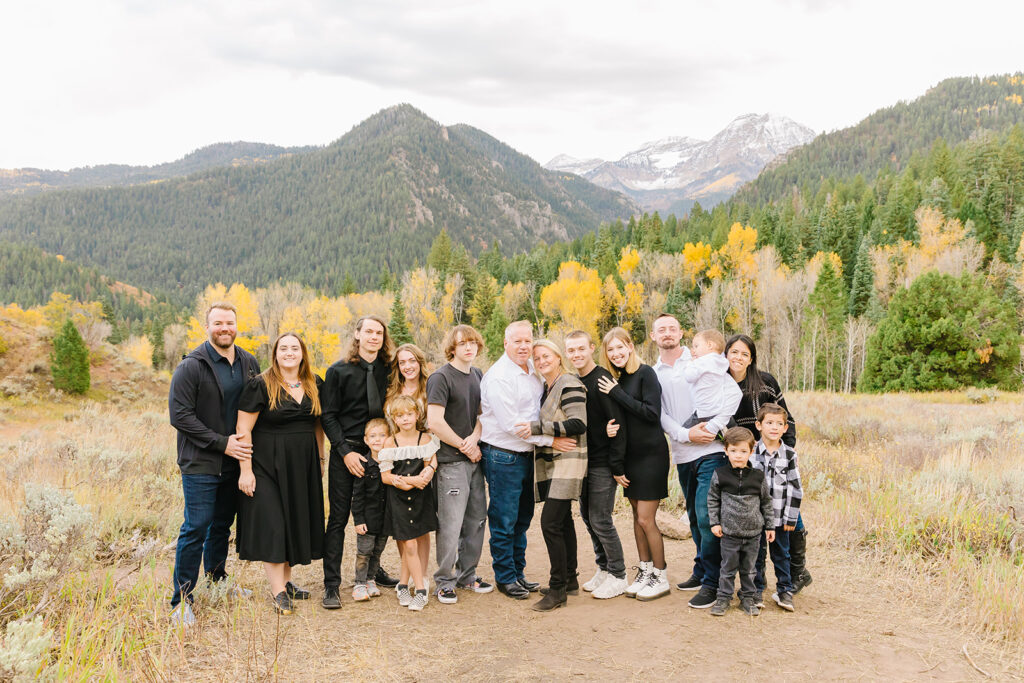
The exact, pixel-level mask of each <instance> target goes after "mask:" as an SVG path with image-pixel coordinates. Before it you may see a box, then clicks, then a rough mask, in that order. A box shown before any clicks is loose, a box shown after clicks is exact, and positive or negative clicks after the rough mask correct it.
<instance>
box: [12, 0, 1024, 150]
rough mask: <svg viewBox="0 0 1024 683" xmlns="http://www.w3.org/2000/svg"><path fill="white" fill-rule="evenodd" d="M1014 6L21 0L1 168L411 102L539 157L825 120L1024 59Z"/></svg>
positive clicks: (261, 133)
mask: <svg viewBox="0 0 1024 683" xmlns="http://www.w3.org/2000/svg"><path fill="white" fill-rule="evenodd" d="M1014 6H1017V7H1018V9H1012V8H1013V7H1014ZM1021 6H1024V3H1022V4H1021V5H1018V4H1017V3H1012V2H1006V1H1005V0H1003V1H1000V2H993V1H990V0H975V1H973V2H971V3H968V4H964V3H962V2H957V3H951V2H944V1H938V2H928V3H924V2H917V3H912V2H894V1H893V0H884V1H882V2H879V1H877V0H861V1H857V2H854V1H853V0H850V1H845V0H822V1H820V2H816V1H814V0H805V1H800V0H755V1H748V0H733V1H732V2H707V1H704V2H689V1H683V0H674V1H672V2H645V1H642V0H641V1H635V2H628V1H622V0H620V1H619V2H615V3H602V2H596V1H595V0H582V1H578V0H559V1H557V2H556V1H552V0H546V1H545V2H533V1H531V0H515V1H514V2H511V1H509V0H471V1H466V2H461V1H455V0H441V1H427V2H424V1H422V0H420V1H419V2H415V1H410V2H405V1H399V0H374V1H373V2H358V3H357V2H349V1H341V0H335V1H331V0H289V1H288V2H278V1H277V0H177V1H175V2H163V1H160V0H89V1H88V2H82V1H81V0H35V1H33V2H7V3H4V7H3V8H2V9H0V60H2V64H3V70H2V72H0V73H2V76H0V84H2V87H0V93H2V98H3V99H2V100H0V102H2V104H0V168H18V167H29V166H31V167H40V168H56V169H65V168H71V167H75V166H84V165H95V164H101V163H130V164H154V163H159V162H163V161H171V160H173V159H176V158H180V157H181V156H183V155H184V154H186V153H188V152H189V151H191V150H193V149H196V148H198V147H201V146H203V145H207V144H210V143H213V142H222V141H231V140H250V141H259V142H270V143H275V144H280V145H306V144H326V143H329V142H331V141H332V140H335V139H337V138H338V137H340V136H341V135H343V134H344V133H345V132H346V131H348V130H349V129H350V128H351V127H352V126H353V125H355V124H357V123H358V122H359V121H361V120H362V119H364V118H366V117H367V116H369V115H371V114H373V113H374V112H376V111H378V110H379V109H382V108H384V107H388V106H390V105H393V104H396V103H398V102H409V103H411V104H413V105H414V106H416V107H418V108H420V109H422V110H423V111H424V112H426V113H427V114H428V115H430V116H431V117H433V118H435V119H437V120H438V121H440V122H442V123H468V124H471V125H474V126H477V127H479V128H482V129H483V130H485V131H487V132H488V133H490V134H492V135H494V136H496V137H498V138H499V139H501V140H503V141H505V142H508V143H509V144H511V145H512V146H514V147H516V148H517V149H518V150H520V151H522V152H525V153H526V154H529V155H530V156H532V157H534V158H535V159H537V160H538V161H540V162H542V163H543V162H545V161H547V160H548V159H550V158H551V157H553V156H554V155H556V154H558V153H562V152H565V153H569V154H572V155H573V156H577V157H589V156H599V157H602V158H618V157H619V156H621V155H622V154H623V153H624V152H626V151H627V150H629V149H632V148H635V147H637V146H638V145H639V144H640V143H642V142H644V141H647V140H653V139H657V138H661V137H665V136H668V135H689V136H693V137H701V138H707V137H710V136H711V135H713V134H714V133H715V132H717V131H718V130H719V129H721V128H723V127H724V126H725V125H726V124H727V123H728V122H729V121H730V120H731V119H733V118H734V117H736V116H738V115H740V114H744V113H748V112H758V113H761V112H769V111H770V112H776V113H779V114H784V115H786V116H789V117H791V118H793V119H795V120H797V121H800V122H801V123H804V124H806V125H808V126H810V127H812V128H814V129H815V130H817V131H824V130H832V129H835V128H841V127H844V126H848V125H851V124H854V123H856V122H857V121H858V120H860V119H861V118H863V117H864V116H866V115H867V114H869V113H871V112H872V111H874V110H875V109H877V108H879V107H883V106H887V105H889V104H892V103H894V102H896V101H897V100H900V99H913V98H915V97H917V96H919V95H921V94H922V93H923V92H924V91H925V90H926V89H927V88H929V87H930V86H932V85H934V84H935V83H937V82H938V81H940V80H942V79H943V78H947V77H950V76H964V75H975V74H979V75H985V74H996V73H1006V72H1013V71H1020V70H1024V59H1022V55H1024V52H1022V51H1021V49H1020V39H1019V38H1020V35H1019V34H1020V30H1021V26H1022V19H1024V9H1020V7H1021Z"/></svg>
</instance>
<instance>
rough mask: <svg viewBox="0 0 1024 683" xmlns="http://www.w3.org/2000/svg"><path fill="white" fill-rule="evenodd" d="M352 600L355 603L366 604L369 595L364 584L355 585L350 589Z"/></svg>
mask: <svg viewBox="0 0 1024 683" xmlns="http://www.w3.org/2000/svg"><path fill="white" fill-rule="evenodd" d="M352 599H353V600H355V601H356V602H366V601H367V600H369V599H370V594H369V593H367V592H366V584H365V583H357V584H356V585H355V587H354V588H353V589H352Z"/></svg>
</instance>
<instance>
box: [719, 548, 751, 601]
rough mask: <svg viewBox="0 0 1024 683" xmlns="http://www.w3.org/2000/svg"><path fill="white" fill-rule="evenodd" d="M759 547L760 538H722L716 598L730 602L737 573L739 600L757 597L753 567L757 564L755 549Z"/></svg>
mask: <svg viewBox="0 0 1024 683" xmlns="http://www.w3.org/2000/svg"><path fill="white" fill-rule="evenodd" d="M760 545H761V537H760V536H754V537H752V538H741V537H740V536H727V535H723V536H722V544H721V548H722V570H721V572H719V574H718V597H720V598H728V599H729V600H732V592H733V589H734V588H735V586H736V584H735V583H734V581H735V578H736V572H737V571H739V573H740V598H741V599H742V598H753V597H756V596H757V588H756V587H755V586H754V566H755V564H756V563H757V549H758V548H759V547H760Z"/></svg>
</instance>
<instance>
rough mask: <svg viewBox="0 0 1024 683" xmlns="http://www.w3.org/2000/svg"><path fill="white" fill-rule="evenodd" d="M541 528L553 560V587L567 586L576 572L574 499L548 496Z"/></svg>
mask: <svg viewBox="0 0 1024 683" xmlns="http://www.w3.org/2000/svg"><path fill="white" fill-rule="evenodd" d="M540 530H541V532H542V533H543V534H544V545H546V546H547V548H548V560H549V561H550V562H551V581H550V583H549V585H550V587H551V588H552V589H559V588H565V585H566V583H567V582H568V581H569V577H570V576H574V575H575V574H576V527H575V526H574V525H573V523H572V501H571V500H559V499H557V498H548V499H547V500H546V501H544V508H543V509H542V510H541V513H540Z"/></svg>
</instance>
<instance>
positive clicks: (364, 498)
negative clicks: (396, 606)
mask: <svg viewBox="0 0 1024 683" xmlns="http://www.w3.org/2000/svg"><path fill="white" fill-rule="evenodd" d="M390 433H391V431H390V430H389V429H388V423H387V422H386V421H384V420H383V419H381V418H379V417H378V418H375V419H373V420H370V421H369V422H367V423H366V431H365V432H364V434H363V438H364V440H365V441H366V445H367V446H369V447H370V457H369V458H367V460H366V462H365V463H364V464H363V476H361V477H359V478H358V479H356V480H355V482H354V483H353V485H352V523H353V524H354V525H355V528H356V534H358V535H357V536H356V585H355V587H354V588H353V589H352V599H353V600H355V601H356V602H364V601H366V600H369V599H370V598H377V597H380V589H379V588H377V583H376V581H374V579H373V577H375V576H376V575H377V569H378V568H379V567H380V556H381V553H383V552H384V546H385V545H386V544H387V542H388V536H387V534H385V533H384V510H385V506H386V501H387V494H386V492H385V490H384V484H383V483H382V482H381V480H380V465H378V463H377V453H379V452H380V449H381V448H382V447H383V446H384V442H385V441H386V440H387V438H388V435H389V434H390Z"/></svg>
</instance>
